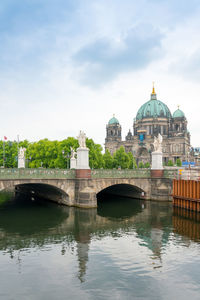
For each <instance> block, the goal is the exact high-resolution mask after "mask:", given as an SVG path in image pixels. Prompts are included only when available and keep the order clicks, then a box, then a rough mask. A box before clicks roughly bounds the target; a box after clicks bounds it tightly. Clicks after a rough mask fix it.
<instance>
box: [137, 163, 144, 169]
mask: <svg viewBox="0 0 200 300" xmlns="http://www.w3.org/2000/svg"><path fill="white" fill-rule="evenodd" d="M138 167H139V168H140V169H142V168H144V163H143V162H142V161H140V162H139V166H138Z"/></svg>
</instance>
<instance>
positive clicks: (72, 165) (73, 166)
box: [70, 158, 77, 169]
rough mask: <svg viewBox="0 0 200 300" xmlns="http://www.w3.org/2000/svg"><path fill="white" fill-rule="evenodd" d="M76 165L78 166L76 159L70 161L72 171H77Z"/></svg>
mask: <svg viewBox="0 0 200 300" xmlns="http://www.w3.org/2000/svg"><path fill="white" fill-rule="evenodd" d="M76 165H77V162H76V158H71V159H70V169H76Z"/></svg>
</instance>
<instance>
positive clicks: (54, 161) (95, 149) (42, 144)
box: [0, 137, 137, 169]
mask: <svg viewBox="0 0 200 300" xmlns="http://www.w3.org/2000/svg"><path fill="white" fill-rule="evenodd" d="M3 145H5V167H6V168H16V167H17V160H18V159H17V157H18V149H19V148H20V147H23V148H26V152H25V154H26V167H29V168H40V167H43V168H62V169H66V168H69V166H70V156H71V147H72V148H73V149H74V150H75V151H76V149H77V148H78V147H79V144H78V141H77V139H75V138H73V137H68V138H67V139H65V140H63V141H49V140H48V139H43V140H40V141H38V142H33V143H30V142H28V141H27V140H24V141H21V142H19V145H18V143H17V142H16V141H14V142H11V141H6V142H5V143H4V142H3V141H0V166H3ZM86 146H87V147H88V148H89V150H90V151H89V164H90V167H91V168H92V169H100V168H104V169H112V168H118V167H120V168H122V169H133V168H137V164H136V161H135V158H134V157H133V155H132V153H131V152H129V153H126V152H125V149H124V147H123V146H122V147H120V149H118V150H117V151H116V152H115V153H114V155H113V156H112V155H111V154H110V152H109V151H108V150H106V152H105V154H102V150H103V149H102V146H101V145H99V144H95V143H94V141H93V140H92V139H87V140H86Z"/></svg>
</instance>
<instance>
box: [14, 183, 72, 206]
mask: <svg viewBox="0 0 200 300" xmlns="http://www.w3.org/2000/svg"><path fill="white" fill-rule="evenodd" d="M15 195H16V199H18V198H19V199H21V198H20V197H19V196H20V195H25V196H26V198H31V199H32V200H33V201H34V200H35V199H36V198H37V199H38V198H40V199H43V200H47V201H52V202H56V203H58V204H67V202H68V199H69V196H68V194H67V193H65V192H64V191H63V190H61V189H59V188H57V187H56V186H53V185H50V184H44V183H26V184H19V185H16V186H15Z"/></svg>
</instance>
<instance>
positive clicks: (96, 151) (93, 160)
mask: <svg viewBox="0 0 200 300" xmlns="http://www.w3.org/2000/svg"><path fill="white" fill-rule="evenodd" d="M86 146H87V147H88V148H89V149H90V151H89V164H90V168H91V169H101V168H103V166H104V161H103V155H102V150H103V149H102V147H101V145H99V144H95V143H94V141H93V140H92V139H87V140H86Z"/></svg>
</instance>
